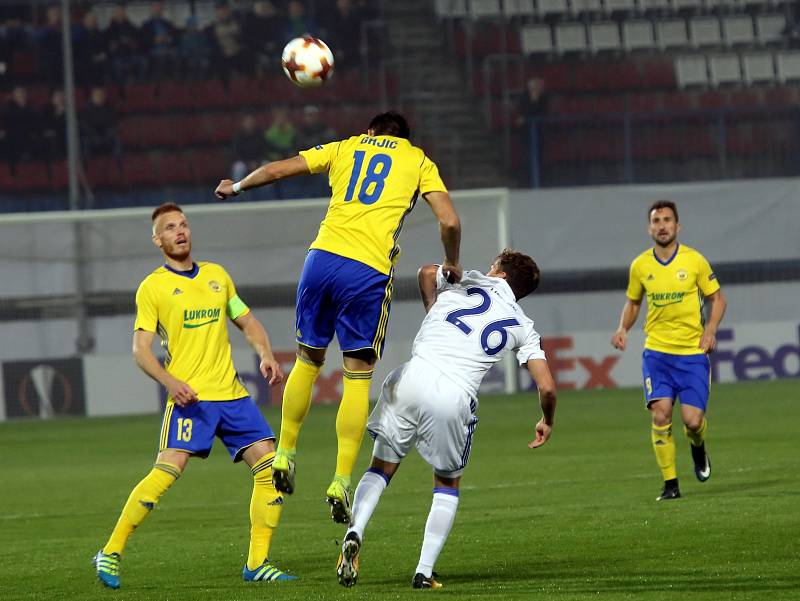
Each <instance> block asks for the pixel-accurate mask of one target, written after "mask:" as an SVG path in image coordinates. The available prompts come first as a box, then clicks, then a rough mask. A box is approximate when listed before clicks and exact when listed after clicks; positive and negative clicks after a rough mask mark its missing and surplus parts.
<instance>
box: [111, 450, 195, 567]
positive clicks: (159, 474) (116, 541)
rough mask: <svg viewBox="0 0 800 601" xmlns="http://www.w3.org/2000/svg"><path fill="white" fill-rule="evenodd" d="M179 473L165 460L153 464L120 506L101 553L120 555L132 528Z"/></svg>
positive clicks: (149, 510) (175, 467)
mask: <svg viewBox="0 0 800 601" xmlns="http://www.w3.org/2000/svg"><path fill="white" fill-rule="evenodd" d="M180 475H181V470H180V469H178V466H177V465H173V464H171V463H167V462H166V461H159V462H157V463H156V464H155V465H154V466H153V469H152V470H151V471H150V473H149V474H147V475H146V476H145V477H144V478H143V479H142V481H141V482H139V484H137V485H136V488H134V489H133V491H132V492H131V494H130V496H129V497H128V501H127V503H125V507H123V508H122V514H121V515H120V516H119V520H117V525H116V526H115V527H114V531H113V532H112V533H111V538H109V539H108V542H107V543H106V546H105V547H104V548H103V553H106V554H110V553H119V554H120V555H122V552H123V551H124V550H125V544H126V543H127V542H128V538H129V537H130V535H131V534H132V533H133V531H134V529H135V528H136V527H137V526H138V525H139V524H141V523H142V522H143V521H144V519H145V518H146V517H147V516H148V515H150V512H151V511H152V510H153V508H154V507H155V506H156V504H157V503H158V500H159V499H160V498H161V495H163V494H164V493H165V492H166V490H167V489H168V488H169V487H170V486H172V483H173V482H175V480H177V479H178V478H179V477H180Z"/></svg>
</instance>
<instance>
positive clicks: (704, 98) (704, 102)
mask: <svg viewBox="0 0 800 601" xmlns="http://www.w3.org/2000/svg"><path fill="white" fill-rule="evenodd" d="M697 106H698V108H701V109H723V108H725V107H726V106H728V99H727V96H726V94H725V93H724V92H718V91H716V90H710V91H708V92H704V93H702V94H700V96H699V97H698V98H697Z"/></svg>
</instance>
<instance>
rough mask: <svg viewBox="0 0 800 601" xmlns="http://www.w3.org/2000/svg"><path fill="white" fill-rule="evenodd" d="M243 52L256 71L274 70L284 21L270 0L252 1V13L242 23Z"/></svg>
mask: <svg viewBox="0 0 800 601" xmlns="http://www.w3.org/2000/svg"><path fill="white" fill-rule="evenodd" d="M242 28H243V29H242V31H243V33H242V35H243V39H244V46H245V52H246V53H247V54H248V56H250V57H251V58H252V60H253V66H254V68H255V71H256V73H257V74H258V73H268V72H271V71H273V70H274V68H275V67H276V66H277V64H278V62H279V61H280V56H281V50H282V40H281V36H282V34H283V30H284V21H283V19H282V18H281V16H280V15H279V14H278V11H277V9H276V8H275V4H274V3H273V2H271V1H265V2H254V3H253V13H252V14H251V15H248V16H247V18H246V19H245V20H244V22H243V24H242Z"/></svg>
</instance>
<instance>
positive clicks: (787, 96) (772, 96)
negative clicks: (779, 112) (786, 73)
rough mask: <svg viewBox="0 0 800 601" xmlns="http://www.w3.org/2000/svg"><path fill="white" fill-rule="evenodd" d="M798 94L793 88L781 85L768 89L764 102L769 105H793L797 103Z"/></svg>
mask: <svg viewBox="0 0 800 601" xmlns="http://www.w3.org/2000/svg"><path fill="white" fill-rule="evenodd" d="M796 97H797V95H796V93H795V90H794V89H793V88H789V87H786V86H781V87H777V88H770V89H767V90H766V92H765V93H764V103H765V104H766V105H768V106H772V107H775V106H791V105H793V104H795V99H796Z"/></svg>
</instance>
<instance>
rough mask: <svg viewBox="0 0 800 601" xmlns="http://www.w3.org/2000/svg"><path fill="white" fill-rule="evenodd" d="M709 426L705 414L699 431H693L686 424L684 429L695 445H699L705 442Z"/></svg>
mask: <svg viewBox="0 0 800 601" xmlns="http://www.w3.org/2000/svg"><path fill="white" fill-rule="evenodd" d="M707 427H708V421H707V420H706V418H705V416H703V423H702V424H700V429H699V430H698V431H697V432H692V431H691V430H690V429H689V428H687V427H686V426H684V427H683V431H684V432H686V436H687V437H688V438H689V440H690V441H691V443H692V446H693V447H699V446H701V445H702V444H703V441H705V439H706V428H707Z"/></svg>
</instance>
